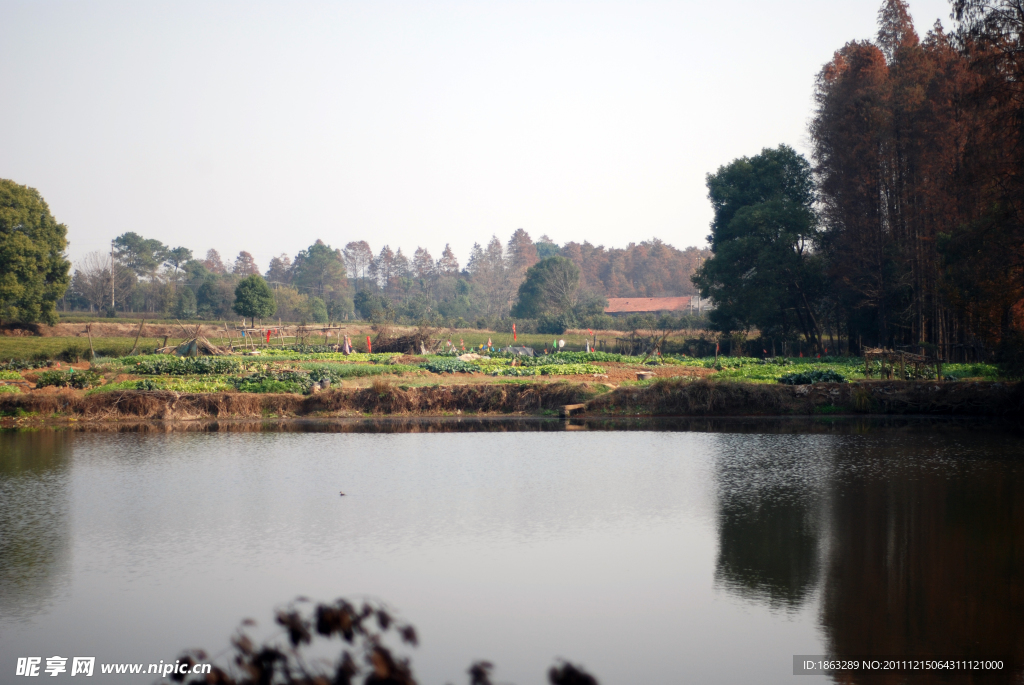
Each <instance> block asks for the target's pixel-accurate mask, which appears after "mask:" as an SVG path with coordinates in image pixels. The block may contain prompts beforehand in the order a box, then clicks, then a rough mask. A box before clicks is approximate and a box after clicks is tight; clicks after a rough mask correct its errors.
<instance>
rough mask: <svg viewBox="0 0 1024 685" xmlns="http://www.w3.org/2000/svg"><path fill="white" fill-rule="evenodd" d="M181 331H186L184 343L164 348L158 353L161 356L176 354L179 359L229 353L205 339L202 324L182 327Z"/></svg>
mask: <svg viewBox="0 0 1024 685" xmlns="http://www.w3.org/2000/svg"><path fill="white" fill-rule="evenodd" d="M179 325H180V324H179ZM181 329H182V330H183V331H185V340H184V341H182V342H180V343H178V344H177V345H171V346H169V347H162V348H160V349H159V350H157V352H159V353H161V354H175V355H177V356H179V357H211V356H219V355H222V354H227V352H225V351H224V350H222V349H221V348H219V347H217V346H216V345H214V344H213V343H211V342H210V341H209V340H207V339H206V338H205V337H203V335H202V330H203V326H202V324H200V325H198V326H191V327H186V326H182V327H181Z"/></svg>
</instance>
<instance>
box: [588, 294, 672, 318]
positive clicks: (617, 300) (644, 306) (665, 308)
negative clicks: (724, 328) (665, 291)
mask: <svg viewBox="0 0 1024 685" xmlns="http://www.w3.org/2000/svg"><path fill="white" fill-rule="evenodd" d="M689 307H690V298H689V296H686V297H609V298H608V306H607V307H605V308H604V313H605V314H632V313H634V312H678V311H682V310H684V309H689Z"/></svg>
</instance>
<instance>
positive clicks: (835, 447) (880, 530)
mask: <svg viewBox="0 0 1024 685" xmlns="http://www.w3.org/2000/svg"><path fill="white" fill-rule="evenodd" d="M940 433H941V431H940ZM779 437H781V436H770V435H763V436H751V439H750V440H749V441H747V442H746V443H745V445H744V447H743V448H741V450H740V451H739V452H738V453H736V454H731V455H724V456H723V457H722V458H721V459H720V461H719V462H718V463H717V465H716V469H717V477H718V481H719V482H718V488H719V500H718V534H719V551H718V558H717V567H716V582H717V583H718V584H719V586H720V587H723V588H725V589H726V590H727V591H728V592H729V593H731V594H733V595H735V596H738V597H741V598H743V599H745V600H747V601H751V602H757V603H762V604H765V605H767V606H770V607H771V608H773V609H783V610H796V609H798V608H800V607H801V606H803V605H805V604H806V602H808V601H810V599H811V598H812V597H813V596H814V595H815V591H816V589H817V586H818V584H819V583H820V585H821V593H820V595H821V622H822V628H823V631H824V633H825V637H826V640H827V645H828V651H829V654H830V655H831V656H833V657H836V658H852V657H865V656H889V657H910V656H922V657H925V656H926V657H933V658H954V659H969V658H1001V659H1004V660H1006V661H1007V662H1008V664H1012V666H1013V669H1012V670H1013V671H1014V673H1015V674H1014V675H1011V674H1009V673H1007V672H1003V673H1001V674H991V673H990V674H987V675H983V676H981V680H979V679H978V678H979V676H978V674H976V673H975V674H967V673H963V674H959V675H954V676H952V677H951V676H949V674H946V675H942V674H938V673H931V674H925V673H918V674H915V675H914V677H913V679H912V682H924V683H928V682H990V680H987V679H986V678H994V680H991V682H1017V681H1016V680H1013V678H1019V677H1020V674H1021V673H1022V666H1024V460H1022V459H1021V456H1020V454H1019V452H1020V451H1021V450H1020V441H1019V440H1014V439H1012V438H1008V436H1006V435H1001V436H991V435H986V434H984V433H980V432H979V433H959V434H957V435H955V436H950V435H930V434H924V433H919V432H916V431H909V432H908V433H904V434H895V435H894V434H892V433H887V434H886V433H882V434H878V433H875V434H871V433H869V434H867V435H861V436H856V435H847V436H843V437H838V436H836V437H834V438H833V439H831V440H829V441H828V442H827V443H819V442H818V440H817V439H816V436H795V437H792V438H790V439H789V440H788V441H786V442H785V444H775V440H777V439H778V438H779ZM837 677H838V676H837ZM839 679H840V680H842V681H843V682H856V683H861V682H865V683H868V682H870V683H874V682H879V683H890V682H891V683H897V682H906V674H899V673H888V674H886V673H858V674H845V675H843V676H842V677H839Z"/></svg>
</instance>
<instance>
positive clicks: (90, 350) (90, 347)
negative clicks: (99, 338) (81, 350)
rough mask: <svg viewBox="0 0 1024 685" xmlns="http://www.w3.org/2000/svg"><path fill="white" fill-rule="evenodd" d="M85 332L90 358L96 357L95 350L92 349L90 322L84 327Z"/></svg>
mask: <svg viewBox="0 0 1024 685" xmlns="http://www.w3.org/2000/svg"><path fill="white" fill-rule="evenodd" d="M85 332H86V333H88V334H89V353H90V354H91V355H92V359H95V358H96V350H94V349H93V348H92V324H88V325H87V326H86V327H85ZM90 361H91V360H90Z"/></svg>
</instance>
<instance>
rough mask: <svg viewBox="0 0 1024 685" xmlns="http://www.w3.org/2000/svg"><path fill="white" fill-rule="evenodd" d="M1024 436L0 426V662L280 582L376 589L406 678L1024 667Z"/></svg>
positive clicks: (673, 677) (205, 637)
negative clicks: (986, 663) (475, 665)
mask: <svg viewBox="0 0 1024 685" xmlns="http://www.w3.org/2000/svg"><path fill="white" fill-rule="evenodd" d="M408 431H413V432H408ZM1021 444H1022V443H1021V437H1020V435H1019V434H1018V433H1015V432H1012V431H1009V430H1006V429H1003V428H999V427H996V426H989V425H975V424H971V425H964V424H958V423H944V422H935V421H924V420H922V421H914V420H902V421H887V422H871V421H866V420H859V421H854V420H835V421H826V422H816V423H801V422H793V421H777V422H744V421H719V422H714V421H703V422H657V421H651V422H646V423H631V424H617V423H599V424H587V423H580V422H576V423H574V424H572V425H570V424H565V423H562V422H557V421H548V422H539V421H504V422H502V421H495V422H473V421H462V422H447V423H445V422H442V423H430V422H391V423H389V422H375V423H304V424H288V425H287V426H281V425H276V426H275V425H273V424H271V425H268V426H259V425H256V426H219V427H218V426H213V427H207V428H204V429H203V430H196V431H186V432H179V431H162V430H135V429H132V430H131V431H129V432H120V433H102V432H100V433H87V432H70V431H64V432H56V431H55V432H47V431H39V432H8V433H0V683H7V682H12V681H13V682H18V681H21V680H22V679H21V678H15V677H13V675H14V673H15V662H16V660H17V657H22V656H41V657H44V664H45V657H48V656H52V655H62V656H76V655H87V656H96V657H97V663H113V662H139V663H142V662H145V663H153V662H157V661H160V660H164V661H173V660H174V658H175V657H176V656H178V655H179V654H180V651H181V649H183V648H189V647H204V648H206V649H207V650H208V651H210V652H213V653H216V652H218V651H221V650H223V649H224V648H225V647H226V646H227V644H228V638H229V636H230V635H231V634H232V632H233V631H234V629H235V628H236V627H237V626H238V624H239V621H240V620H242V619H243V618H246V617H252V618H254V619H256V621H257V624H258V625H257V627H256V628H255V629H254V635H256V636H262V635H268V634H271V633H273V632H274V630H273V629H274V626H273V625H272V621H271V620H270V618H271V616H272V610H273V609H274V608H275V607H280V606H282V605H283V604H285V603H286V602H288V601H289V600H291V599H293V598H295V597H296V596H298V595H305V596H308V597H311V598H314V599H317V600H330V599H334V598H336V597H339V596H345V597H354V598H362V597H372V598H379V599H381V600H383V601H386V602H387V603H388V604H389V605H390V606H392V607H394V608H395V609H397V611H398V612H399V614H400V615H401V616H402V617H403V618H404V619H406V620H408V621H409V622H411V623H412V624H414V625H415V626H416V628H417V630H418V632H419V634H420V637H421V644H420V646H419V647H418V648H416V649H413V650H411V651H410V655H411V657H412V664H413V670H414V673H415V674H416V676H417V678H418V680H419V682H421V683H424V684H427V683H429V684H434V683H436V684H438V685H440V684H442V683H449V682H450V683H464V682H467V677H466V675H465V671H466V668H467V667H468V666H469V664H470V663H471V662H472V661H473V660H476V659H481V658H485V659H488V660H490V661H492V662H493V663H494V664H495V665H496V671H495V673H494V677H495V679H496V680H497V681H500V682H503V683H519V684H520V685H525V684H527V683H542V682H546V677H545V673H546V670H547V668H548V667H550V666H551V665H552V664H553V663H555V660H556V658H565V659H568V660H570V661H572V662H574V663H578V664H582V665H583V666H585V668H586V669H587V670H588V671H590V672H591V673H593V674H594V675H595V676H597V678H598V679H599V681H600V682H601V683H602V684H603V685H612V684H620V683H621V684H626V683H639V682H646V683H654V682H661V683H671V682H689V683H740V682H743V683H754V682H757V683H790V682H798V683H807V684H808V685H809V684H810V683H817V682H831V681H832V679H831V677H830V676H827V675H806V676H794V675H793V656H794V655H822V654H831V655H834V656H837V657H844V656H846V657H849V656H858V657H864V656H908V655H922V656H931V657H941V658H956V657H958V658H965V657H999V658H1003V659H1007V660H1008V661H1011V660H1015V661H1016V662H1017V663H1020V662H1022V657H1024V459H1022V452H1024V450H1022V449H1021ZM340 491H344V492H345V493H346V494H345V496H344V497H342V496H340V494H339V492H340ZM1020 674H1021V672H1020V670H1019V669H1017V670H1016V674H1012V673H1010V672H1008V671H1005V672H1003V673H1001V674H988V676H989V677H990V678H992V679H991V680H983V681H981V682H1018V680H1017V679H1019V678H1020V677H1021V675H1020ZM875 675H876V677H877V676H878V675H880V674H875ZM61 677H62V678H66V677H68V674H67V673H65V674H63V676H61ZM109 677H110V678H111V680H110V682H119V683H129V682H145V683H150V682H153V677H152V676H138V677H135V678H134V679H133V678H132V677H131V676H124V675H122V676H116V677H115V676H109ZM902 678H903V677H902V676H901V677H899V678H895V679H894V678H891V677H889V679H884V678H882V679H878V680H877V681H876V680H871V679H870V677H869V676H866V675H863V674H861V675H856V676H853V678H852V680H851V681H850V682H904V680H903V679H902ZM965 678H966V676H963V675H961V676H956V677H954V678H953V679H952V680H949V681H948V682H967V680H966V679H965ZM100 681H101V682H102V679H100ZM47 682H51V680H50V678H48V677H47ZM71 682H75V681H71ZM86 682H89V681H86ZM909 682H932V680H930V679H929V678H928V677H927V676H924V675H921V674H917V675H916V676H911V677H910V678H909ZM935 682H938V680H935ZM943 682H947V681H943ZM974 682H979V681H977V680H975V681H974Z"/></svg>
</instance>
